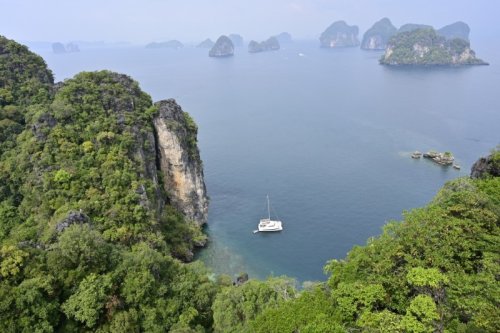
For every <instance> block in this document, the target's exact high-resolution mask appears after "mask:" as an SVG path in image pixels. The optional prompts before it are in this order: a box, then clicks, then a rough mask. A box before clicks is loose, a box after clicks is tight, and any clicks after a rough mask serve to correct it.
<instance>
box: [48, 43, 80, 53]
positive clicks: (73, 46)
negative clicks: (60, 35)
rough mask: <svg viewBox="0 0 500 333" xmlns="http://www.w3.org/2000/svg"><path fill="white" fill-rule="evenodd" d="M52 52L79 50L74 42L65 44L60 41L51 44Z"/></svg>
mask: <svg viewBox="0 0 500 333" xmlns="http://www.w3.org/2000/svg"><path fill="white" fill-rule="evenodd" d="M52 52H54V53H58V54H60V53H72V52H80V48H79V47H78V45H77V44H75V43H68V44H66V45H64V44H62V43H53V44H52Z"/></svg>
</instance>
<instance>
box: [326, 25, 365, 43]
mask: <svg viewBox="0 0 500 333" xmlns="http://www.w3.org/2000/svg"><path fill="white" fill-rule="evenodd" d="M358 33H359V28H358V26H356V25H353V26H350V25H348V24H347V23H346V22H345V21H336V22H333V23H332V24H331V25H330V26H329V27H328V28H326V30H325V31H323V33H322V34H321V36H320V37H319V41H320V44H321V47H325V48H335V47H349V46H358V45H359V40H358Z"/></svg>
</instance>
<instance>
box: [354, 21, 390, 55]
mask: <svg viewBox="0 0 500 333" xmlns="http://www.w3.org/2000/svg"><path fill="white" fill-rule="evenodd" d="M396 33H397V29H396V27H395V26H393V25H392V23H391V21H390V20H389V19H388V18H383V19H381V20H380V21H378V22H376V23H375V24H374V25H373V26H372V27H371V28H370V29H369V30H367V31H366V32H365V34H364V35H363V41H362V42H361V48H362V49H363V50H385V47H386V46H387V42H388V41H389V39H390V38H391V37H392V36H394V35H395V34H396Z"/></svg>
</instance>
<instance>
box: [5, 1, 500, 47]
mask: <svg viewBox="0 0 500 333" xmlns="http://www.w3.org/2000/svg"><path fill="white" fill-rule="evenodd" d="M0 13H1V19H0V35H4V36H7V37H9V38H13V39H16V40H19V41H62V42H68V41H73V40H86V41H109V42H113V41H130V42H134V43H147V42H151V41H162V40H168V39H179V40H181V41H183V42H196V41H200V40H202V39H204V38H207V37H210V38H212V39H216V38H217V37H218V36H219V35H220V34H228V33H232V32H236V33H239V34H241V35H242V36H243V37H244V38H245V40H247V41H248V40H250V39H264V38H267V37H269V36H270V35H274V34H277V33H279V32H281V31H288V32H290V33H291V34H292V35H293V37H294V38H316V37H317V36H318V35H319V34H320V33H321V32H322V31H323V30H324V29H325V28H326V27H327V26H328V25H330V24H331V23H332V22H333V21H336V20H341V19H343V20H345V21H347V23H349V24H356V25H358V26H359V27H360V34H361V35H362V34H363V33H364V31H365V30H366V29H368V28H369V27H370V26H371V25H372V24H373V22H375V21H377V20H379V19H380V18H382V17H384V16H387V17H389V18H390V19H391V21H392V22H393V24H394V25H396V26H397V27H399V26H400V25H402V24H404V23H408V22H412V23H426V24H431V25H434V26H435V27H441V26H443V25H445V24H448V23H452V22H455V21H458V20H463V21H465V22H467V23H468V24H469V25H470V26H471V29H472V38H474V37H475V36H482V35H488V36H490V37H494V36H497V35H498V34H499V32H500V29H499V28H498V21H497V20H496V19H497V16H498V15H499V13H500V0H309V1H306V0H248V1H247V0H245V1H241V0H141V1H139V0H0ZM491 29H495V30H491Z"/></svg>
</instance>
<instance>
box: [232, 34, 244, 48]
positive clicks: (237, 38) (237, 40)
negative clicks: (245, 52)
mask: <svg viewBox="0 0 500 333" xmlns="http://www.w3.org/2000/svg"><path fill="white" fill-rule="evenodd" d="M229 39H230V40H231V42H233V45H234V46H235V47H241V46H243V37H241V35H238V34H230V35H229Z"/></svg>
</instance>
